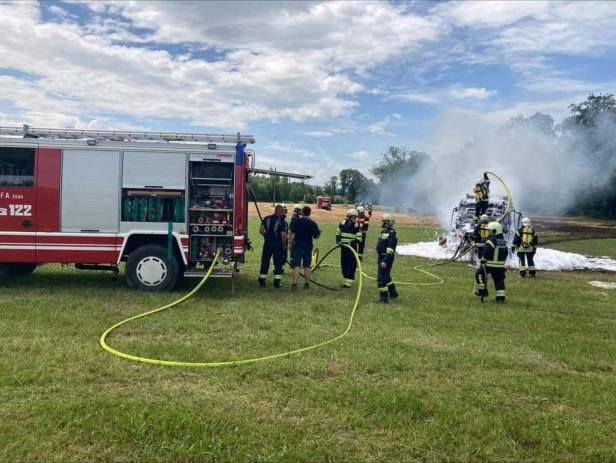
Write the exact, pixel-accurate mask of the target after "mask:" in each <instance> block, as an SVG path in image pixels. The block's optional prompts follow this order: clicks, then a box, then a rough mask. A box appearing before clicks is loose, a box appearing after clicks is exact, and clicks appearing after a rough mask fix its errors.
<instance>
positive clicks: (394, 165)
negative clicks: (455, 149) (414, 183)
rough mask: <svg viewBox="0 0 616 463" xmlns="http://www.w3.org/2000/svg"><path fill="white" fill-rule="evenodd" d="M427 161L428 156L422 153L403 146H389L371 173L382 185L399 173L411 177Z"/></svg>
mask: <svg viewBox="0 0 616 463" xmlns="http://www.w3.org/2000/svg"><path fill="white" fill-rule="evenodd" d="M429 159H430V156H429V155H428V154H427V153H424V152H422V151H414V150H409V149H408V148H406V147H404V146H390V147H389V148H387V150H386V151H385V152H384V153H383V159H382V160H381V162H379V163H378V164H377V165H376V166H375V167H373V168H372V169H371V172H372V173H373V174H374V175H375V176H376V178H378V179H379V182H380V183H382V184H383V183H386V182H387V181H388V180H389V179H390V178H392V177H394V176H395V175H398V174H399V173H400V172H404V175H406V176H408V177H412V176H413V175H415V174H416V173H417V171H418V170H419V169H420V167H421V166H422V165H423V164H424V163H425V162H427V161H428V160H429Z"/></svg>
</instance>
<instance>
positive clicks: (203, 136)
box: [0, 124, 255, 144]
mask: <svg viewBox="0 0 616 463" xmlns="http://www.w3.org/2000/svg"><path fill="white" fill-rule="evenodd" d="M0 135H17V136H22V137H24V138H53V139H68V140H78V139H84V138H89V139H94V140H115V141H118V140H119V141H130V140H152V141H167V142H170V141H190V142H198V143H246V144H248V143H254V142H255V137H254V136H253V135H241V134H240V133H239V132H238V133H237V134H235V135H225V134H210V133H186V132H142V131H138V130H92V129H49V128H37V127H30V126H29V125H26V124H24V126H23V127H0Z"/></svg>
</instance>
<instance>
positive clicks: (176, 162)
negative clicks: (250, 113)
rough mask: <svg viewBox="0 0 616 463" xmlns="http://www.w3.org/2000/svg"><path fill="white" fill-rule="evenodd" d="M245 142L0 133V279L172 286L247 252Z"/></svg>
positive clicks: (242, 138) (228, 270)
mask: <svg viewBox="0 0 616 463" xmlns="http://www.w3.org/2000/svg"><path fill="white" fill-rule="evenodd" d="M248 143H254V138H253V137H252V136H250V135H240V134H237V135H209V134H188V133H159V132H126V131H96V130H62V129H34V128H30V127H28V126H24V127H23V128H21V127H19V128H15V127H0V273H5V274H6V273H9V274H25V273H30V272H32V271H34V270H35V269H36V267H37V266H38V265H40V264H45V263H59V264H75V265H76V267H77V268H79V269H84V270H88V269H90V270H112V271H114V273H116V274H117V272H118V266H119V264H120V263H121V262H125V263H126V265H125V269H124V273H125V277H126V281H127V283H128V285H129V286H131V287H133V288H136V289H140V290H144V291H162V290H170V289H173V288H174V287H175V286H176V285H177V283H178V282H179V281H180V279H181V278H182V277H183V276H189V277H191V276H192V277H198V276H202V275H203V274H204V273H205V271H206V270H207V269H208V268H209V265H210V264H211V263H212V261H213V259H214V256H215V255H216V252H217V251H218V252H220V253H221V256H222V257H221V259H222V260H223V261H224V262H226V263H228V264H229V265H227V266H225V268H219V267H222V266H219V267H217V269H216V272H215V273H214V274H213V276H229V277H230V276H232V275H233V273H234V272H235V271H237V270H239V264H240V263H241V262H243V261H244V252H245V250H246V248H247V243H248V240H247V231H248V230H247V225H248V207H247V206H248V204H247V199H248V198H247V188H246V182H247V180H248V176H247V170H248V169H249V167H250V166H249V164H250V162H251V158H252V159H254V157H253V156H252V153H251V152H249V151H246V150H245V148H246V145H247V144H248Z"/></svg>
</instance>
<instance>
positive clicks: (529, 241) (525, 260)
mask: <svg viewBox="0 0 616 463" xmlns="http://www.w3.org/2000/svg"><path fill="white" fill-rule="evenodd" d="M538 244H539V237H538V236H537V232H535V229H534V228H533V227H532V226H531V222H530V219H529V218H528V217H524V218H523V219H522V226H521V227H520V228H519V229H518V230H517V231H516V232H515V237H514V238H513V246H512V247H511V252H515V251H516V250H517V252H518V259H519V261H520V267H519V270H520V277H522V278H524V277H526V270H528V273H529V274H530V276H531V277H535V276H537V270H536V269H535V261H534V258H535V252H537V245H538ZM527 264H528V267H527Z"/></svg>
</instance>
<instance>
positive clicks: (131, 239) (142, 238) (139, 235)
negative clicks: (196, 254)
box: [117, 230, 188, 266]
mask: <svg viewBox="0 0 616 463" xmlns="http://www.w3.org/2000/svg"><path fill="white" fill-rule="evenodd" d="M173 237H174V240H173V253H174V255H175V256H176V257H177V258H179V260H180V262H182V263H183V264H184V265H185V266H186V265H188V260H187V259H186V254H185V253H184V250H183V247H182V239H181V237H180V235H179V234H178V233H176V232H173ZM167 240H168V233H165V232H152V231H138V230H135V231H132V232H130V233H128V234H127V235H125V238H124V243H123V244H122V249H121V250H120V254H119V255H118V261H117V263H118V264H119V263H120V262H122V261H126V260H127V259H128V256H129V255H130V253H131V252H133V251H134V250H136V249H138V248H140V247H142V246H146V245H149V244H157V245H159V246H163V247H165V248H166V247H167Z"/></svg>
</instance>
